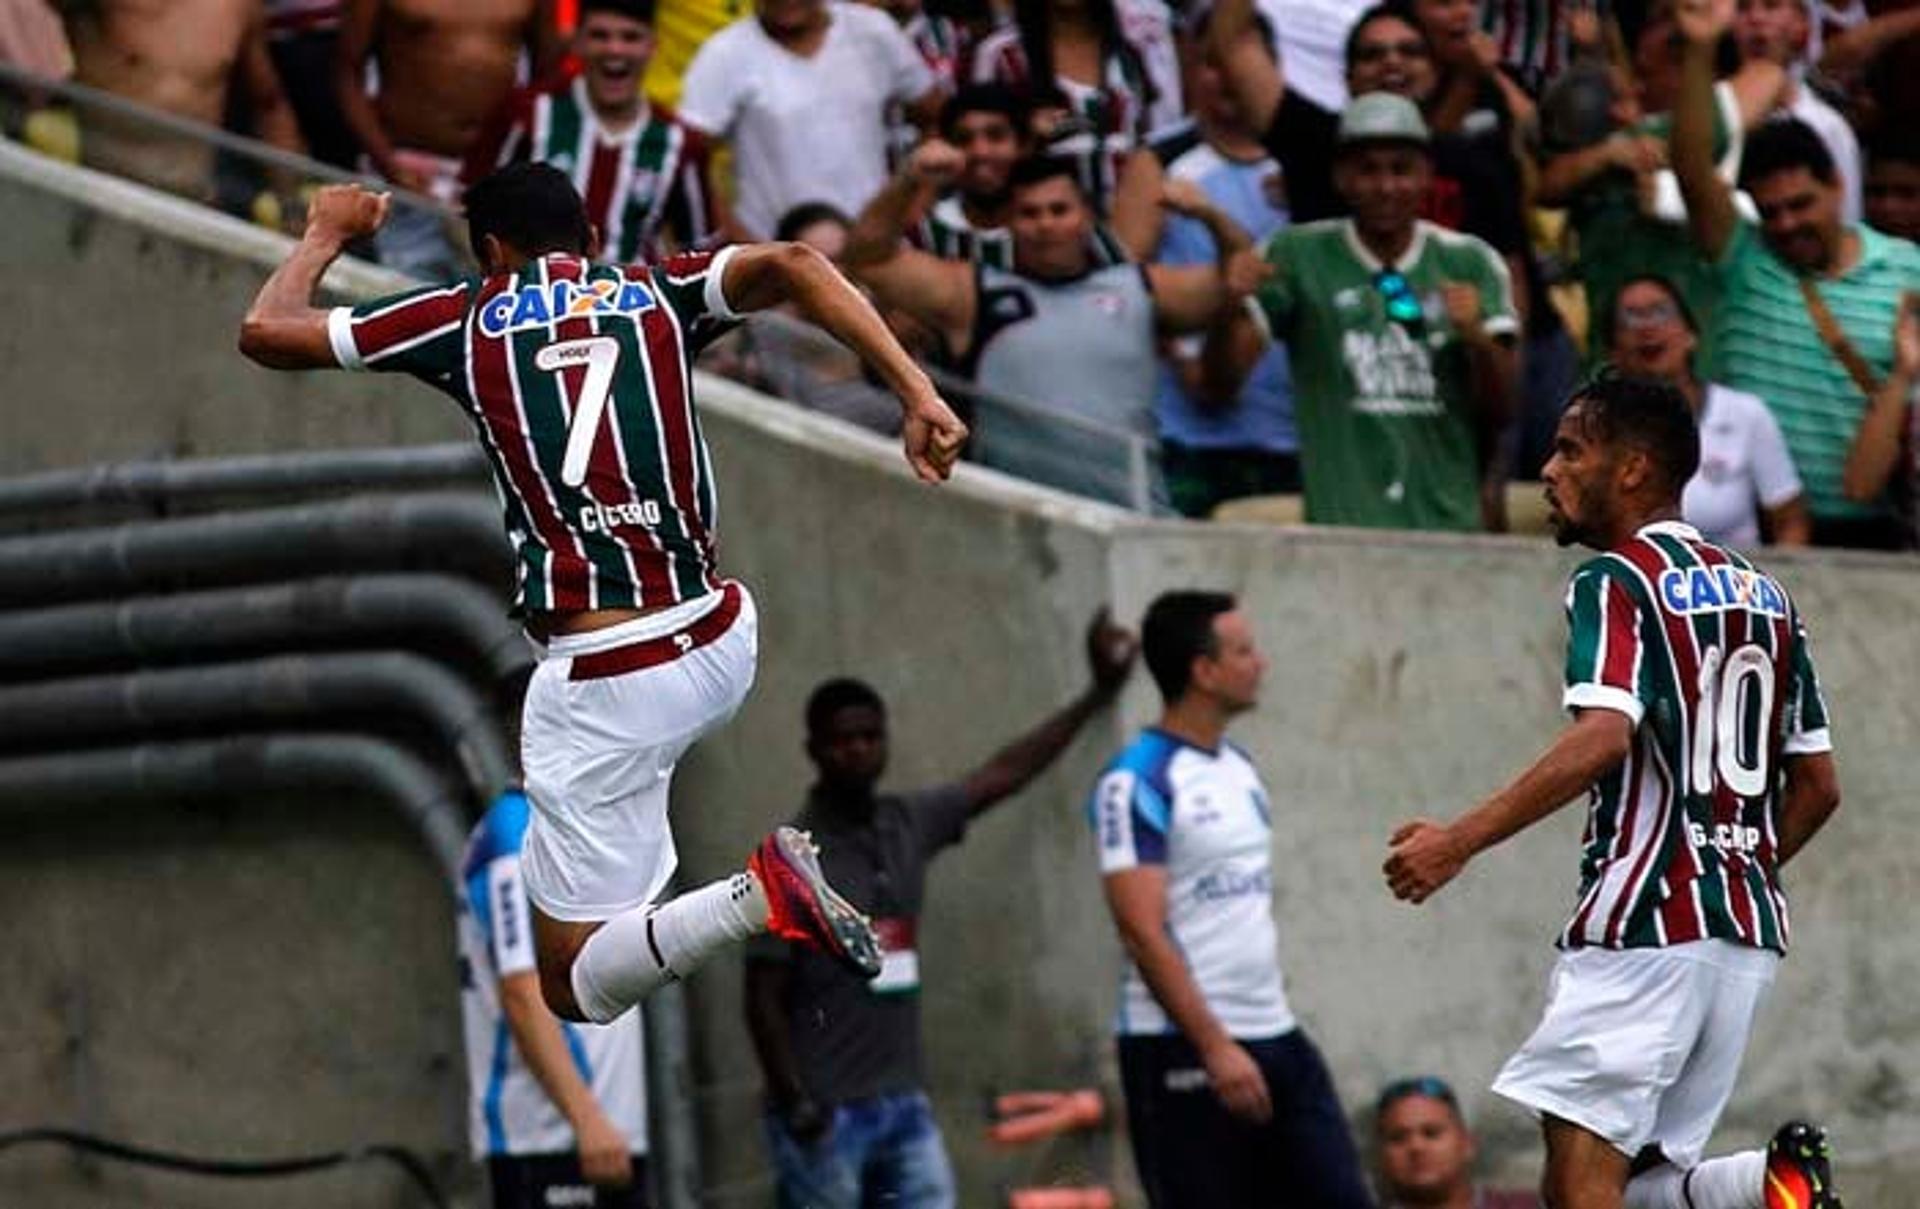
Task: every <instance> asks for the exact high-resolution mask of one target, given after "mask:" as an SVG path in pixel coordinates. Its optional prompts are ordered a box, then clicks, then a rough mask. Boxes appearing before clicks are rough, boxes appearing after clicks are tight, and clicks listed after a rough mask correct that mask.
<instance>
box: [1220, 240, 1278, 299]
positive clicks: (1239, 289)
mask: <svg viewBox="0 0 1920 1209" xmlns="http://www.w3.org/2000/svg"><path fill="white" fill-rule="evenodd" d="M1273 274H1274V268H1273V265H1271V264H1269V263H1268V262H1267V258H1266V257H1264V256H1262V255H1260V253H1259V252H1257V251H1255V250H1254V249H1252V248H1243V249H1241V250H1240V251H1238V252H1235V253H1234V254H1233V255H1232V256H1230V257H1228V258H1227V264H1226V267H1225V269H1223V270H1222V271H1221V275H1220V276H1221V281H1222V282H1223V283H1224V284H1225V285H1226V288H1227V299H1228V301H1229V302H1239V301H1240V300H1242V299H1244V298H1246V297H1248V296H1249V295H1251V294H1252V293H1253V292H1254V291H1255V290H1257V289H1259V288H1260V287H1261V285H1263V284H1264V283H1265V282H1266V280H1267V278H1269V277H1271V276H1273Z"/></svg>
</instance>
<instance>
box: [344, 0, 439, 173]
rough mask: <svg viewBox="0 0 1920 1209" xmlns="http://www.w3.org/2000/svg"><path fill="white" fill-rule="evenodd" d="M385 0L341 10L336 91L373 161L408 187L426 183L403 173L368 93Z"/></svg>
mask: <svg viewBox="0 0 1920 1209" xmlns="http://www.w3.org/2000/svg"><path fill="white" fill-rule="evenodd" d="M380 4H381V0H346V3H345V4H344V5H343V6H342V8H341V11H340V41H339V44H338V45H337V46H336V47H335V49H334V59H333V90H334V95H335V96H336V97H338V98H339V101H340V116H341V117H342V118H343V119H345V121H346V123H347V128H348V129H349V130H351V131H353V137H354V138H355V139H357V140H358V141H359V143H360V147H361V149H362V150H364V151H365V152H366V153H367V158H368V159H370V160H372V161H373V167H374V170H375V171H377V172H378V173H380V175H381V176H384V177H386V178H387V179H388V180H390V181H393V182H394V183H395V184H397V185H401V186H403V187H406V188H416V187H418V186H419V185H421V184H422V183H423V182H421V181H418V180H415V179H413V178H412V177H411V176H410V175H409V174H407V173H405V172H403V171H401V169H400V168H399V166H398V165H397V164H395V163H394V159H393V140H392V139H390V138H388V137H387V130H386V127H385V126H383V125H382V124H381V122H380V113H379V110H378V109H376V108H375V107H374V103H373V98H372V97H371V96H369V95H368V94H367V88H366V83H365V79H366V77H365V73H366V67H367V60H368V58H370V57H371V56H372V54H373V39H374V35H375V33H376V32H377V31H378V30H379V28H380Z"/></svg>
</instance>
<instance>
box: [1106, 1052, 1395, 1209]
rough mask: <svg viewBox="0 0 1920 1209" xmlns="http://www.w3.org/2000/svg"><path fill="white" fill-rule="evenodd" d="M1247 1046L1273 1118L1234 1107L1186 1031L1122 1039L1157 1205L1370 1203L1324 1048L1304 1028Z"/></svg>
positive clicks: (1345, 1206)
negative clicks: (1254, 1117) (1216, 1088)
mask: <svg viewBox="0 0 1920 1209" xmlns="http://www.w3.org/2000/svg"><path fill="white" fill-rule="evenodd" d="M1240 1044H1241V1046H1242V1047H1243V1048H1245V1049H1246V1051H1247V1052H1248V1053H1249V1054H1251V1055H1252V1056H1253V1060H1254V1061H1255V1062H1256V1063H1258V1064H1259V1066H1260V1073H1261V1074H1262V1075H1264V1076H1266V1080H1267V1095H1268V1097H1269V1098H1270V1099H1271V1100H1272V1101H1273V1119H1272V1120H1271V1121H1268V1122H1267V1123H1266V1124H1264V1125H1255V1124H1253V1123H1252V1122H1249V1121H1245V1120H1242V1119H1241V1118H1239V1117H1236V1116H1234V1115H1232V1114H1231V1113H1229V1112H1228V1111H1227V1109H1226V1106H1225V1105H1223V1104H1221V1103H1220V1098H1219V1097H1218V1096H1216V1095H1214V1094H1213V1088H1212V1087H1211V1086H1210V1085H1209V1084H1208V1082H1207V1074H1206V1067H1205V1066H1204V1065H1203V1064H1202V1063H1201V1061H1200V1055H1199V1054H1198V1052H1196V1051H1195V1050H1194V1048H1193V1046H1192V1045H1191V1044H1189V1043H1188V1042H1187V1039H1186V1038H1185V1037H1182V1036H1178V1035H1175V1036H1167V1037H1122V1038H1120V1078H1121V1081H1122V1083H1123V1084H1124V1086H1125V1088H1126V1093H1127V1132H1128V1134H1129V1135H1130V1137H1131V1138H1132V1141H1133V1159H1134V1165H1135V1166H1136V1167H1137V1168H1138V1169H1139V1172H1140V1184H1141V1186H1142V1187H1143V1188H1144V1189H1145V1190H1146V1193H1147V1203H1148V1204H1150V1205H1151V1206H1153V1209H1372V1206H1373V1197H1372V1195H1371V1194H1370V1193H1369V1192H1368V1191H1367V1186H1366V1183H1365V1182H1364V1181H1363V1180H1362V1179H1361V1176H1360V1158H1359V1155H1358V1153H1357V1152H1356V1151H1355V1149H1354V1145H1353V1137H1352V1135H1351V1134H1350V1133H1349V1132H1348V1131H1347V1120H1346V1117H1345V1115H1344V1114H1343V1113H1342V1112H1341V1111H1340V1100H1339V1097H1338V1096H1337V1095H1336V1094H1335V1093H1334V1090H1333V1081H1332V1080H1331V1079H1329V1078H1328V1077H1327V1067H1326V1064H1325V1063H1324V1062H1322V1061H1321V1060H1320V1051H1319V1050H1317V1049H1315V1048H1314V1045H1313V1042H1312V1041H1309V1040H1308V1039H1307V1035H1306V1034H1305V1033H1304V1032H1302V1031H1301V1030H1299V1029H1295V1030H1294V1031H1293V1032H1291V1033H1288V1034H1287V1035H1285V1036H1284V1037H1276V1038H1274V1039H1272V1040H1269V1041H1242V1042H1241V1043H1240Z"/></svg>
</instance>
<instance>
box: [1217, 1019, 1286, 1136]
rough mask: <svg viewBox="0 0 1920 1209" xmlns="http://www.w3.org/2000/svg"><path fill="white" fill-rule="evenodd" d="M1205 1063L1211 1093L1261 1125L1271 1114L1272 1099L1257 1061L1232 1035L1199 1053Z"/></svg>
mask: <svg viewBox="0 0 1920 1209" xmlns="http://www.w3.org/2000/svg"><path fill="white" fill-rule="evenodd" d="M1200 1060H1201V1061H1202V1062H1204V1063H1205V1064H1206V1068H1207V1081H1208V1082H1209V1083H1212V1084H1213V1094H1214V1095H1216V1096H1219V1097H1220V1102H1221V1103H1222V1104H1224V1105H1226V1106H1227V1111H1228V1112H1230V1113H1232V1114H1233V1115H1234V1116H1236V1117H1240V1118H1243V1119H1244V1120H1248V1121H1252V1122H1254V1123H1255V1124H1261V1125H1264V1124H1265V1123H1266V1122H1267V1121H1269V1120H1271V1119H1272V1117H1273V1101H1272V1099H1271V1098H1269V1097H1268V1095H1267V1077H1266V1076H1265V1075H1263V1074H1261V1073H1260V1064H1259V1063H1257V1062H1255V1061H1254V1060H1253V1055H1252V1054H1249V1053H1248V1052H1247V1051H1246V1050H1245V1049H1242V1048H1241V1046H1240V1044H1239V1042H1237V1041H1234V1040H1233V1039H1232V1038H1231V1037H1229V1038H1227V1039H1226V1040H1224V1041H1222V1042H1221V1043H1220V1044H1218V1045H1215V1046H1214V1047H1212V1048H1211V1049H1209V1050H1207V1051H1205V1052H1204V1053H1202V1054H1201V1055H1200Z"/></svg>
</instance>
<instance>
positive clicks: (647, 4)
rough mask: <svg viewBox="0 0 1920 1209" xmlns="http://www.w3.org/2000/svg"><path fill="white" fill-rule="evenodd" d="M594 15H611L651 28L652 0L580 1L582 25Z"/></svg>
mask: <svg viewBox="0 0 1920 1209" xmlns="http://www.w3.org/2000/svg"><path fill="white" fill-rule="evenodd" d="M595 13H612V14H613V15H614V16H616V17H625V18H627V19H628V20H630V21H638V22H639V23H640V24H642V25H647V26H651V25H652V24H653V0H580V23H581V24H582V25H584V24H586V21H587V18H588V17H591V16H592V15H593V14H595Z"/></svg>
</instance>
